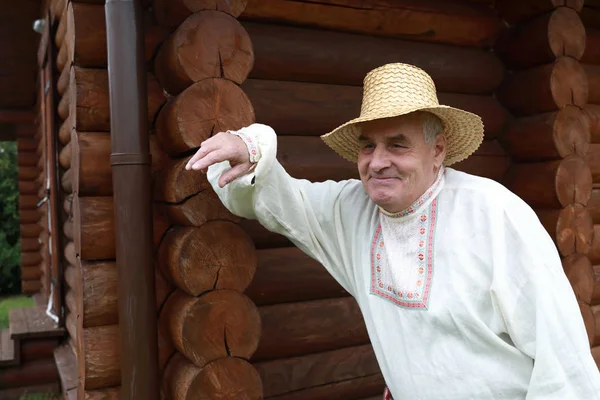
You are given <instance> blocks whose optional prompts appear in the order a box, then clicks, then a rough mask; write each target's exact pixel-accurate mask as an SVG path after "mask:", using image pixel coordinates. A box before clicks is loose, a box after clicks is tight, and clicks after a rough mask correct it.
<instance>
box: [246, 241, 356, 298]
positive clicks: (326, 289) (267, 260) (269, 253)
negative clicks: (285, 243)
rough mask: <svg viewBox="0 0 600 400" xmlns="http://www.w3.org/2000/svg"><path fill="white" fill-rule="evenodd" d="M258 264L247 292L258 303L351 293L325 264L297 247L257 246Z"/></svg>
mask: <svg viewBox="0 0 600 400" xmlns="http://www.w3.org/2000/svg"><path fill="white" fill-rule="evenodd" d="M257 255H258V267H257V269H256V274H255V276H254V279H253V280H252V283H251V284H250V286H249V287H248V289H247V290H246V292H245V293H246V295H247V296H248V297H250V299H252V301H254V303H256V304H257V305H268V304H280V303H290V302H299V301H308V300H317V299H325V298H335V297H343V296H348V295H349V294H348V293H347V292H346V291H345V290H344V289H343V288H342V287H341V286H340V285H339V284H338V283H337V282H336V281H335V279H333V277H332V276H331V275H330V274H329V273H328V272H327V271H326V270H325V268H324V267H323V266H322V265H321V264H319V263H318V262H317V261H315V260H314V259H313V258H311V257H309V256H308V255H306V254H305V253H304V252H302V250H300V249H298V248H296V247H286V248H280V249H264V250H258V251H257Z"/></svg>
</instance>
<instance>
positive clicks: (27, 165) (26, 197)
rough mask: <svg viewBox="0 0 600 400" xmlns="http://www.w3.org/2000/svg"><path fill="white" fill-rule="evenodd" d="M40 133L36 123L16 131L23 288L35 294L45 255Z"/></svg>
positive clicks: (39, 281) (40, 280)
mask: <svg viewBox="0 0 600 400" xmlns="http://www.w3.org/2000/svg"><path fill="white" fill-rule="evenodd" d="M40 136H41V135H40V132H39V131H38V130H37V128H36V127H35V126H33V125H32V126H28V125H21V126H19V131H18V132H17V165H18V187H19V224H20V225H19V228H20V239H21V291H22V292H23V293H25V294H29V295H32V294H35V293H38V292H39V291H40V289H41V288H42V275H43V273H44V270H45V268H44V265H45V264H44V263H43V261H44V259H43V258H42V253H41V245H40V235H41V233H42V226H41V225H40V222H41V221H40V212H39V209H38V206H37V203H38V202H39V200H40V198H39V191H40V187H41V185H40V182H39V179H38V178H39V176H40V175H41V173H42V169H41V168H40V167H39V166H38V160H39V156H38V154H37V147H38V145H37V142H38V138H39V137H40Z"/></svg>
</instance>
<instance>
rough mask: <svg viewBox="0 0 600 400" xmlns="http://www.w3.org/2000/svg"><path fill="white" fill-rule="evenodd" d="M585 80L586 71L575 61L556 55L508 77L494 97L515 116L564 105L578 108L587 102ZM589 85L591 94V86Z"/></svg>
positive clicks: (552, 109) (586, 81)
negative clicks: (544, 62) (541, 63)
mask: <svg viewBox="0 0 600 400" xmlns="http://www.w3.org/2000/svg"><path fill="white" fill-rule="evenodd" d="M586 73H588V77H587V78H586ZM588 80H589V72H588V71H586V70H584V68H583V67H582V66H581V64H579V62H578V61H576V60H574V59H572V58H570V57H558V58H557V59H556V61H555V62H554V63H552V64H545V65H541V66H538V67H534V68H530V69H527V70H522V71H516V72H514V73H513V74H512V75H510V76H508V77H507V78H506V79H505V80H504V82H503V84H502V85H501V86H500V88H499V90H498V99H499V100H500V102H501V103H502V104H503V105H504V106H505V107H507V108H508V109H509V110H510V111H512V112H513V113H514V114H515V115H517V116H524V115H533V114H539V113H544V112H551V111H556V110H559V109H561V108H563V107H565V106H567V105H575V106H578V107H582V106H583V105H584V104H585V103H586V102H587V101H588ZM589 88H590V90H589V93H590V94H591V93H592V90H593V89H592V86H591V85H590V87H589ZM599 92H600V90H599ZM590 101H591V99H590Z"/></svg>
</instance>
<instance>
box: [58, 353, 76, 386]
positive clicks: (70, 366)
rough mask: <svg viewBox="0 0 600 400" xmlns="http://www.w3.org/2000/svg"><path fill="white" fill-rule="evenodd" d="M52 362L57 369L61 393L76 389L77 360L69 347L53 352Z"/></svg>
mask: <svg viewBox="0 0 600 400" xmlns="http://www.w3.org/2000/svg"><path fill="white" fill-rule="evenodd" d="M54 360H55V361H56V367H57V368H58V375H59V376H60V383H61V387H62V390H63V392H67V393H68V392H69V390H71V389H76V388H77V360H76V359H75V354H73V350H72V349H71V346H69V345H68V344H65V345H62V346H60V347H58V348H57V349H56V350H54Z"/></svg>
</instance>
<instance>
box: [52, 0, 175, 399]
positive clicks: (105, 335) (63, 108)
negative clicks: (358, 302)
mask: <svg viewBox="0 0 600 400" xmlns="http://www.w3.org/2000/svg"><path fill="white" fill-rule="evenodd" d="M65 3H66V4H65V8H64V13H63V15H64V17H63V18H61V20H60V22H59V25H58V29H57V35H56V37H55V40H56V42H57V45H58V46H59V50H58V55H57V67H58V72H59V77H58V82H57V89H58V92H59V94H60V96H61V98H60V101H59V104H58V107H57V112H58V115H59V117H60V119H61V125H60V128H59V129H58V136H59V140H60V143H61V144H62V146H63V147H62V148H61V151H60V154H59V164H60V166H61V167H62V168H63V171H62V174H61V176H60V183H61V187H62V190H63V193H64V202H63V209H64V213H65V215H66V218H65V219H64V220H63V226H62V228H63V229H62V230H63V233H64V237H65V241H64V246H63V251H62V253H63V256H64V259H65V267H66V268H65V271H64V281H65V284H66V287H65V303H66V310H67V312H66V327H67V330H68V332H69V343H70V345H71V349H72V351H73V354H74V355H75V359H76V364H77V370H78V376H79V379H78V385H77V388H74V389H73V391H72V393H74V394H76V396H75V397H76V398H78V399H81V400H83V399H93V398H118V392H119V385H120V378H121V373H120V365H121V364H120V354H119V325H118V309H117V308H118V304H117V301H118V296H117V283H118V282H117V268H116V263H115V257H116V255H115V239H114V238H115V232H114V225H113V218H114V213H113V198H112V194H113V188H112V171H111V165H110V154H111V137H110V105H109V84H108V70H107V68H108V66H107V44H106V20H105V11H104V2H89V1H86V2H78V1H70V2H65ZM146 5H148V4H147V3H146ZM145 16H146V18H145V21H144V22H145V24H146V25H145V32H146V38H147V40H146V49H147V61H148V63H150V62H151V60H152V58H153V56H154V52H155V49H156V47H157V45H158V43H160V41H161V40H162V38H163V36H162V34H163V33H164V30H162V29H161V28H160V27H158V26H157V25H156V24H154V22H153V19H152V18H151V16H152V15H151V13H150V12H149V11H148V10H146V12H145ZM147 78H148V81H147V82H148V83H147V85H148V120H149V121H153V120H154V118H155V117H156V114H157V112H158V109H159V108H160V107H161V106H162V105H163V103H164V102H165V96H164V94H163V92H162V88H161V87H160V86H159V85H158V83H157V81H156V78H155V77H154V76H153V75H152V74H151V73H148V77H147ZM153 142H154V141H153ZM151 147H152V158H153V171H156V170H158V169H159V168H160V167H161V165H162V164H161V163H162V162H163V161H164V159H165V157H164V155H163V153H162V152H161V151H160V149H158V146H156V145H155V144H153V145H152V146H151ZM156 215H157V217H156V219H155V221H154V230H155V232H156V235H155V236H156V237H158V238H160V237H161V236H162V235H163V233H164V231H165V230H166V226H165V223H164V219H161V217H160V214H158V213H157V214H156ZM157 243H158V240H157ZM156 282H157V299H159V303H157V310H158V309H159V308H160V307H161V306H162V302H163V301H164V299H165V298H166V293H167V292H168V291H169V290H171V289H170V286H169V284H168V283H167V282H166V281H165V280H164V278H163V277H162V275H161V274H160V273H159V272H158V270H157V275H156Z"/></svg>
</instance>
